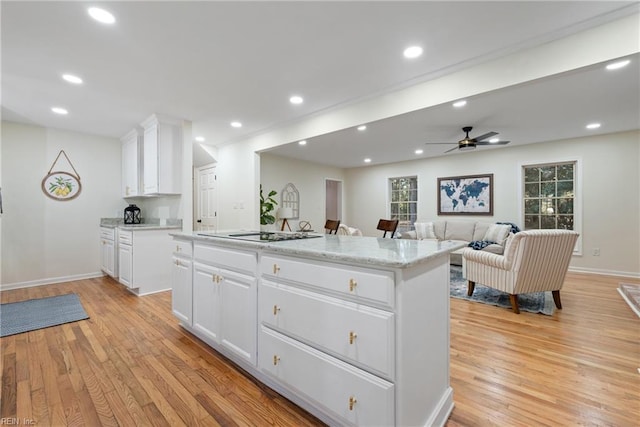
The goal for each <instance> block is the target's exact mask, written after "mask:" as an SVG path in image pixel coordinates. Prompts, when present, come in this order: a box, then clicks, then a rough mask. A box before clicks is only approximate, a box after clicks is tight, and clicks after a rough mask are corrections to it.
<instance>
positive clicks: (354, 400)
mask: <svg viewBox="0 0 640 427" xmlns="http://www.w3.org/2000/svg"><path fill="white" fill-rule="evenodd" d="M357 402H358V401H357V400H356V398H355V397H353V396H350V397H349V410H350V411H353V407H354V406H355V404H356V403H357Z"/></svg>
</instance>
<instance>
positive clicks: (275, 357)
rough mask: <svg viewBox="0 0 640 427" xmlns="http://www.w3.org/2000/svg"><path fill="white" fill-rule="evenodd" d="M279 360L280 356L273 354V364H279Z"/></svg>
mask: <svg viewBox="0 0 640 427" xmlns="http://www.w3.org/2000/svg"><path fill="white" fill-rule="evenodd" d="M278 362H280V357H279V356H277V355H275V354H274V355H273V365H274V366H275V365H277V364H278Z"/></svg>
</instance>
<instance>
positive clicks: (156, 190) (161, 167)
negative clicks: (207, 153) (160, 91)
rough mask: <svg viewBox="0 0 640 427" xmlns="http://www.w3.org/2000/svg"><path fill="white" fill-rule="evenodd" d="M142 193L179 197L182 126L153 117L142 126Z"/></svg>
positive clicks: (171, 120) (180, 189)
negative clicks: (175, 195)
mask: <svg viewBox="0 0 640 427" xmlns="http://www.w3.org/2000/svg"><path fill="white" fill-rule="evenodd" d="M141 126H142V127H143V128H144V138H143V140H144V141H143V150H142V157H143V162H142V169H143V170H142V176H143V179H142V182H143V193H144V194H145V195H152V194H180V193H181V191H182V187H181V185H182V184H181V182H182V179H181V178H182V123H181V122H180V121H178V120H176V119H172V118H168V117H165V116H159V115H157V114H154V115H152V116H151V117H149V118H148V119H147V120H145V121H144V122H142V123H141Z"/></svg>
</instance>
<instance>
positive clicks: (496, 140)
mask: <svg viewBox="0 0 640 427" xmlns="http://www.w3.org/2000/svg"><path fill="white" fill-rule="evenodd" d="M496 142H500V138H491V139H490V140H489V143H491V144H495V143H496Z"/></svg>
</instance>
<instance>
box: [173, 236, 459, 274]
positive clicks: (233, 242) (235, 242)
mask: <svg viewBox="0 0 640 427" xmlns="http://www.w3.org/2000/svg"><path fill="white" fill-rule="evenodd" d="M170 234H171V235H172V236H174V237H177V238H180V239H187V240H193V241H205V242H211V243H215V244H217V245H222V246H227V247H230V248H238V249H254V250H256V249H257V250H263V251H264V252H272V253H279V254H282V255H290V256H299V257H304V258H311V259H318V260H321V261H337V262H341V263H347V264H360V265H368V266H378V267H392V268H407V267H411V266H414V265H417V264H421V263H423V262H426V261H428V260H429V259H432V258H435V257H439V256H443V255H445V254H447V253H449V252H452V251H455V250H457V249H460V248H462V247H464V246H466V245H467V243H466V242H462V241H453V240H449V241H442V242H439V241H437V240H412V239H384V238H381V237H360V236H338V235H323V236H322V237H318V238H311V239H297V240H286V241H278V242H258V241H255V242H254V241H248V240H240V239H234V238H230V237H228V234H227V233H224V234H219V235H207V236H203V235H199V234H198V233H193V234H188V233H170Z"/></svg>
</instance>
